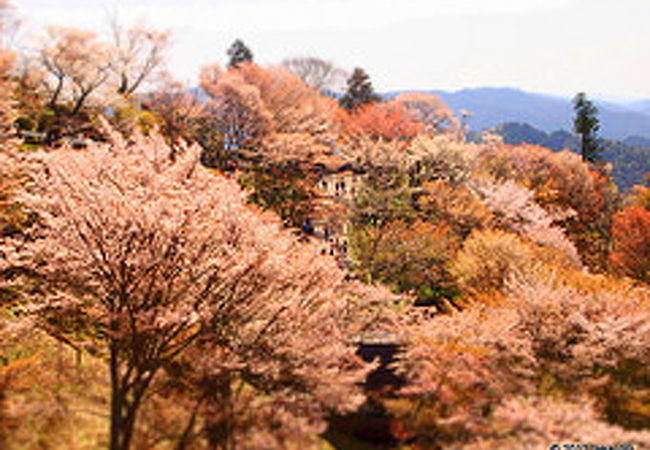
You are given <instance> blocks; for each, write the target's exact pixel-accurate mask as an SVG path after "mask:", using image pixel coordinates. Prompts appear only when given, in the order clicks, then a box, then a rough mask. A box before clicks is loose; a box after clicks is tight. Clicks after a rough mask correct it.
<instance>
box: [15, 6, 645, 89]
mask: <svg viewBox="0 0 650 450" xmlns="http://www.w3.org/2000/svg"><path fill="white" fill-rule="evenodd" d="M13 3H14V5H15V6H16V7H17V8H18V12H19V14H20V15H21V16H23V17H24V18H25V21H26V24H27V26H26V27H25V31H24V33H23V34H24V35H30V34H32V35H33V34H34V33H35V32H36V31H37V30H39V29H41V28H42V26H43V25H47V24H52V25H69V26H75V27H80V28H90V29H99V28H101V27H102V26H103V25H104V24H105V23H106V16H107V13H108V12H110V11H115V10H117V11H118V13H119V15H120V17H121V18H122V19H123V21H124V22H131V21H134V20H137V19H142V20H144V21H145V22H146V23H148V24H149V25H152V26H155V27H158V28H162V29H171V30H172V31H173V35H174V42H175V44H174V49H173V51H172V54H171V60H170V67H171V68H172V70H173V72H174V73H176V74H177V76H178V77H180V78H182V79H184V80H187V81H190V82H193V81H195V80H196V75H197V73H198V69H199V67H200V66H201V65H203V64H206V63H210V62H220V63H222V64H223V63H225V61H226V57H225V51H226V48H227V47H228V46H229V45H230V44H231V43H232V41H233V40H234V39H235V38H242V39H243V40H244V42H246V44H247V45H248V46H249V47H250V48H251V49H252V51H253V53H254V55H255V59H256V61H257V62H259V63H276V62H279V61H281V60H282V59H283V58H286V57H290V56H298V55H309V56H318V57H321V58H324V59H328V60H331V61H332V62H334V63H336V64H337V65H338V66H340V67H342V68H344V69H347V70H351V69H352V68H353V67H355V66H359V67H363V68H364V69H365V70H366V71H367V72H368V73H369V74H370V75H371V78H372V80H373V82H374V84H375V87H376V89H377V90H379V91H386V90H393V89H446V90H457V89H461V88H463V87H478V86H512V87H518V88H521V89H525V90H530V91H536V92H544V93H550V94H559V95H573V94H575V93H576V92H578V91H586V92H587V93H588V94H590V95H594V96H606V97H613V98H637V97H643V98H649V97H650V26H649V25H648V22H649V20H650V0H238V1H236V0H13Z"/></svg>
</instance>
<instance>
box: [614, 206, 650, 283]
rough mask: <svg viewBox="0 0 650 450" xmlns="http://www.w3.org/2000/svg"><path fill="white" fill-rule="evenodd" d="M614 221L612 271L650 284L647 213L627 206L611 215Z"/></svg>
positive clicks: (649, 233) (649, 247) (649, 223)
mask: <svg viewBox="0 0 650 450" xmlns="http://www.w3.org/2000/svg"><path fill="white" fill-rule="evenodd" d="M613 222H614V224H613V229H612V234H613V236H614V248H615V250H614V251H613V252H612V253H611V254H610V257H609V262H610V264H611V266H612V268H614V270H616V271H619V272H621V273H623V274H625V275H628V276H630V277H633V278H636V279H638V280H641V281H644V282H646V283H650V211H649V210H647V209H644V208H640V207H638V206H628V207H627V208H625V209H623V210H622V211H621V212H619V213H618V214H616V215H615V216H614V219H613Z"/></svg>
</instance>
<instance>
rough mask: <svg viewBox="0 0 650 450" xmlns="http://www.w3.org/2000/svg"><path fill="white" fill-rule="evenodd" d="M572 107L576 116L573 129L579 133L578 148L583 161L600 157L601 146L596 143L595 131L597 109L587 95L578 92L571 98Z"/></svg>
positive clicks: (597, 124) (596, 127) (596, 126)
mask: <svg viewBox="0 0 650 450" xmlns="http://www.w3.org/2000/svg"><path fill="white" fill-rule="evenodd" d="M573 109H574V111H575V113H576V116H575V118H574V120H573V129H574V131H575V132H576V133H578V134H579V135H580V150H581V153H582V159H583V160H584V161H590V162H595V161H597V160H598V159H599V158H600V153H601V152H602V148H601V147H600V145H599V144H598V138H597V133H598V129H599V128H600V125H599V123H598V117H597V115H598V109H597V108H596V107H595V106H594V104H593V103H592V102H591V101H589V100H587V96H586V95H585V94H584V93H583V92H580V93H578V94H577V95H576V96H575V98H574V99H573Z"/></svg>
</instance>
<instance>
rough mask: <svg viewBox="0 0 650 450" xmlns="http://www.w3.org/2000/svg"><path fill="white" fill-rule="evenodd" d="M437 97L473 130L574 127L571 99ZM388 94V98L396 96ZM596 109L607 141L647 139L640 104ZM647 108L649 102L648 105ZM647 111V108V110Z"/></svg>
mask: <svg viewBox="0 0 650 450" xmlns="http://www.w3.org/2000/svg"><path fill="white" fill-rule="evenodd" d="M427 92H430V93H432V94H437V95H439V96H440V97H441V98H442V100H443V101H444V102H445V103H447V105H449V107H451V108H452V109H453V110H455V111H459V110H460V109H466V110H468V111H471V112H472V113H473V114H472V115H471V116H470V117H469V119H468V124H469V126H470V128H471V129H472V130H475V131H477V130H482V129H485V128H492V127H495V126H498V125H499V124H502V123H505V122H523V123H528V124H530V125H532V126H534V127H535V128H539V129H540V130H542V131H545V132H547V133H550V132H552V131H554V130H559V129H566V130H570V129H572V127H573V124H572V120H573V107H572V104H571V99H570V98H562V97H554V96H550V95H543V94H534V93H529V92H524V91H521V90H519V89H512V88H477V89H463V90H460V91H456V92H446V91H427ZM397 94H398V92H391V93H389V94H387V97H392V96H395V95H397ZM596 105H597V106H598V109H599V115H598V118H599V120H600V126H601V129H600V134H601V135H602V136H603V137H605V138H608V139H617V140H622V139H625V138H626V137H627V136H632V135H636V136H641V137H646V138H650V113H648V114H646V113H644V112H641V111H643V110H644V109H643V108H644V107H645V106H646V104H645V103H644V102H639V103H638V104H637V105H636V107H637V108H638V109H637V110H632V109H631V107H630V106H628V105H619V104H613V103H605V102H596ZM647 106H648V107H650V103H648V104H647ZM649 110H650V108H649Z"/></svg>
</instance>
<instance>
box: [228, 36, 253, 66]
mask: <svg viewBox="0 0 650 450" xmlns="http://www.w3.org/2000/svg"><path fill="white" fill-rule="evenodd" d="M228 58H230V59H229V60H228V68H229V69H230V68H232V67H237V66H238V65H239V64H241V63H243V62H252V61H253V52H251V49H250V48H248V47H247V46H246V44H244V41H242V40H241V39H235V42H233V43H232V45H231V46H230V48H229V49H228Z"/></svg>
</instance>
